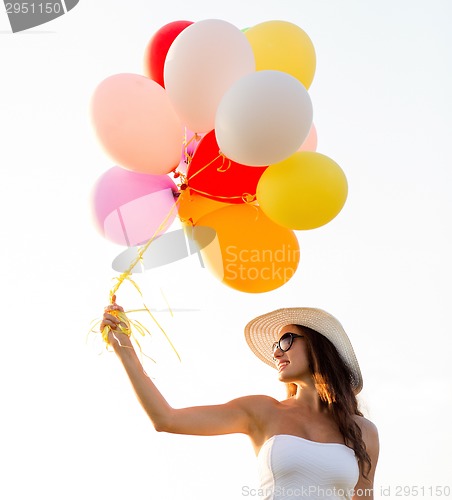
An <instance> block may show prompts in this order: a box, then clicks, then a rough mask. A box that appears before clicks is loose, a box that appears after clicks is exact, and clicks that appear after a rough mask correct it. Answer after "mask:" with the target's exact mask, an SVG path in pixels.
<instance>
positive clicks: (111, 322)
mask: <svg viewBox="0 0 452 500" xmlns="http://www.w3.org/2000/svg"><path fill="white" fill-rule="evenodd" d="M114 311H119V312H124V309H123V308H122V307H121V306H118V304H116V303H113V304H110V305H108V306H107V307H106V308H105V309H104V315H103V317H102V322H101V324H100V331H101V332H102V333H103V332H104V329H105V328H106V327H108V334H107V335H106V336H105V340H106V341H108V344H110V345H111V346H112V347H113V348H115V347H119V346H121V347H124V346H127V347H131V346H132V343H131V342H130V338H129V336H128V335H127V334H125V333H123V332H122V331H121V327H122V328H128V327H129V325H127V324H126V323H124V322H123V321H121V320H120V319H119V318H118V317H117V316H116V315H115V314H114Z"/></svg>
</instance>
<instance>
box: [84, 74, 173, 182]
mask: <svg viewBox="0 0 452 500" xmlns="http://www.w3.org/2000/svg"><path fill="white" fill-rule="evenodd" d="M91 113H92V119H93V125H94V129H95V131H96V133H97V136H98V138H99V140H100V142H101V144H102V145H103V147H104V148H105V150H106V152H107V153H108V154H109V155H110V156H111V157H112V158H113V159H114V160H115V161H116V162H117V163H118V164H119V165H121V166H122V167H124V168H127V169H129V170H133V171H135V172H139V173H144V174H154V175H162V174H167V173H168V172H170V171H171V170H173V169H174V168H175V167H176V166H177V165H178V164H179V161H180V151H181V145H182V143H183V127H182V124H181V123H180V120H179V117H178V116H177V114H176V112H175V111H174V109H173V108H172V105H171V102H170V100H169V98H168V96H167V94H166V92H165V89H164V88H163V87H161V86H160V85H159V84H158V83H156V82H154V81H153V80H150V79H149V78H146V77H144V76H141V75H135V74H131V73H122V74H118V75H113V76H110V77H108V78H106V79H105V80H104V81H102V82H101V83H100V84H99V85H98V87H97V88H96V90H95V92H94V95H93V97H92V102H91Z"/></svg>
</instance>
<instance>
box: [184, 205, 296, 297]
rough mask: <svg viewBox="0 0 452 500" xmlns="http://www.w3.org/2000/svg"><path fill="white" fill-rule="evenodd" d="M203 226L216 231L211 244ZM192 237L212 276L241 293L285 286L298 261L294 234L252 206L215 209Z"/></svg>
mask: <svg viewBox="0 0 452 500" xmlns="http://www.w3.org/2000/svg"><path fill="white" fill-rule="evenodd" d="M206 226H207V227H209V228H213V229H215V231H216V238H215V240H214V241H213V242H211V236H210V234H209V233H208V232H206V231H205V230H204V231H203V229H204V228H205V227H206ZM192 235H193V237H194V239H195V240H196V241H197V243H198V245H199V247H200V248H202V250H201V255H202V257H203V259H204V262H205V263H206V265H207V267H208V269H209V270H210V271H211V272H212V273H213V274H214V276H215V277H216V278H217V279H219V280H220V281H222V282H223V283H224V284H225V285H228V286H230V287H231V288H234V289H235V290H240V291H242V292H248V293H261V292H268V291H270V290H274V289H275V288H278V287H280V286H282V285H284V283H286V282H287V281H289V279H290V278H291V277H292V276H293V275H294V274H295V271H296V270H297V267H298V263H299V261H300V247H299V244H298V240H297V237H296V236H295V234H294V232H293V231H291V230H289V229H286V228H284V227H281V226H280V225H278V224H275V223H274V222H273V221H271V220H270V219H269V218H268V217H267V216H266V215H265V214H264V213H263V212H262V210H261V209H260V208H259V207H258V206H255V205H247V204H240V205H230V206H228V207H225V208H221V209H220V210H215V211H214V212H211V213H209V214H207V215H205V216H204V217H201V219H199V221H198V224H197V225H195V227H194V228H193V233H192ZM204 238H210V239H209V240H208V241H207V240H206V241H203V239H204Z"/></svg>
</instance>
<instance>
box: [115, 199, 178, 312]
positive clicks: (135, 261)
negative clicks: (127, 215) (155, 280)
mask: <svg viewBox="0 0 452 500" xmlns="http://www.w3.org/2000/svg"><path fill="white" fill-rule="evenodd" d="M178 204H179V197H177V199H176V201H175V202H174V203H173V205H172V206H171V208H170V210H169V211H168V213H167V215H166V216H165V218H164V219H163V221H162V222H161V224H160V225H159V227H158V228H157V229H156V230H155V232H154V234H153V235H152V236H151V238H150V239H149V240H148V241H147V242H146V243H145V244H144V245H143V246H142V247H140V249H139V250H138V252H137V256H136V257H135V259H133V261H132V262H131V263H130V266H129V267H128V268H127V269H126V270H125V271H124V272H123V273H122V274H120V276H118V277H117V278H116V280H117V281H116V284H115V286H114V287H113V288H112V289H111V290H110V304H113V303H115V299H116V292H117V291H118V289H119V287H120V286H121V285H122V284H123V283H124V280H126V279H127V280H129V281H130V282H131V283H132V284H133V285H134V286H135V288H137V290H138V291H139V292H140V294H141V291H140V289H139V287H138V285H137V284H136V283H135V282H134V281H132V280H131V279H130V275H131V274H132V271H133V269H134V267H135V266H136V265H137V264H138V263H139V262H140V261H142V260H143V255H144V254H145V252H146V250H147V249H148V248H149V246H150V245H151V243H152V242H153V241H154V239H155V238H156V236H157V235H158V234H159V233H160V231H162V230H163V229H164V228H165V226H166V224H167V222H168V220H169V219H170V217H171V216H172V214H173V212H174V210H175V209H176V208H177V206H178Z"/></svg>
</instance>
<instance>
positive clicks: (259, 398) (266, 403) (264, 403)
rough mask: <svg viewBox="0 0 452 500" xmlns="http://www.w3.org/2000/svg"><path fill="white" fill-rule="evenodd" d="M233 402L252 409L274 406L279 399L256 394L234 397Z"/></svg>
mask: <svg viewBox="0 0 452 500" xmlns="http://www.w3.org/2000/svg"><path fill="white" fill-rule="evenodd" d="M233 402H234V403H235V404H237V405H239V406H242V407H243V408H246V409H250V410H265V409H271V408H274V407H275V406H277V405H278V404H279V401H278V400H277V399H275V398H272V397H271V396H265V395H263V394H255V395H252V396H242V397H240V398H237V399H234V400H233Z"/></svg>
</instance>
